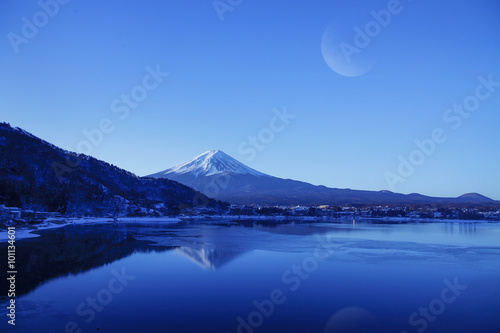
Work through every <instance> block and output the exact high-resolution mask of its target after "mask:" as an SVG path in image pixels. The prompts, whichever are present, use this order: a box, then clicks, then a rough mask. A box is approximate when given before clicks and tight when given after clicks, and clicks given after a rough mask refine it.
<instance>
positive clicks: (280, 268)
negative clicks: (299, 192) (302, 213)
mask: <svg viewBox="0 0 500 333" xmlns="http://www.w3.org/2000/svg"><path fill="white" fill-rule="evenodd" d="M36 233H37V234H39V235H40V237H36V238H29V239H23V240H19V241H17V243H16V247H17V248H16V251H17V252H16V262H17V265H18V267H17V270H18V274H17V280H16V294H17V297H16V321H15V323H16V325H15V327H13V326H12V325H9V324H8V323H7V320H8V317H7V316H6V314H7V309H6V307H7V305H8V303H7V302H8V299H7V298H5V297H3V298H1V299H0V302H1V308H2V311H1V314H2V320H1V322H0V331H1V332H53V333H61V332H64V333H66V332H72V333H73V332H75V333H76V332H172V333H175V332H182V333H187V332H220V333H225V332H227V333H234V332H237V333H253V332H318V333H333V332H365V333H366V332H374V333H376V332H384V333H387V332H394V333H401V332H407V333H411V332H418V333H422V332H429V333H431V332H440V333H443V332H474V333H480V332H488V333H490V332H500V319H499V318H500V225H499V224H495V223H471V222H464V223H403V222H401V223H394V222H393V223H388V222H382V221H376V220H366V221H349V222H345V221H344V222H342V223H304V222H300V221H295V222H287V223H278V224H277V223H276V222H265V221H259V222H255V221H254V222H252V221H236V222H232V221H229V220H213V221H211V220H201V221H191V222H188V221H183V222H178V223H154V222H149V223H143V222H127V223H118V224H111V223H103V224H95V225H68V226H65V227H62V228H57V229H49V230H40V231H37V232H36ZM1 246H2V251H4V253H6V252H7V249H6V243H5V242H4V243H1ZM5 258H6V257H5ZM3 261H4V262H3V263H2V269H3V271H4V272H5V271H7V268H6V264H7V263H6V259H4V260H3ZM2 289H3V290H7V289H8V285H7V284H6V282H5V281H3V282H2ZM2 295H5V293H4V292H2Z"/></svg>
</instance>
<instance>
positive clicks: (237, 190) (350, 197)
mask: <svg viewBox="0 0 500 333" xmlns="http://www.w3.org/2000/svg"><path fill="white" fill-rule="evenodd" d="M148 177H154V178H167V179H171V180H175V181H178V182H180V183H182V184H185V185H188V186H190V187H193V188H194V189H197V190H198V191H200V192H202V193H204V194H206V195H207V196H209V197H213V198H216V199H219V200H224V201H228V202H230V203H234V204H258V205H321V204H335V205H344V204H353V205H356V204H361V205H431V204H440V205H448V204H450V205H451V204H453V205H468V204H470V205H499V206H500V202H499V201H495V200H493V199H490V198H487V197H485V196H483V195H481V194H477V193H468V194H464V195H462V196H459V197H457V198H440V197H430V196H425V195H421V194H418V193H412V194H400V193H393V192H390V191H386V190H383V191H363V190H351V189H338V188H328V187H326V186H321V185H319V186H317V185H312V184H309V183H306V182H301V181H297V180H292V179H283V178H278V177H273V176H270V175H267V174H264V173H262V172H259V171H257V170H254V169H252V168H250V167H248V166H246V165H244V164H243V163H241V162H239V161H237V160H236V159H234V158H232V157H230V156H228V155H227V154H225V153H224V152H222V151H220V150H210V151H207V152H205V153H203V154H201V155H199V156H197V157H195V158H193V159H191V160H189V161H188V162H186V163H182V164H180V165H178V166H175V167H173V168H169V169H167V170H164V171H161V172H158V173H155V174H152V175H149V176H148Z"/></svg>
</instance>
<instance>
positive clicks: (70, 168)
mask: <svg viewBox="0 0 500 333" xmlns="http://www.w3.org/2000/svg"><path fill="white" fill-rule="evenodd" d="M0 204H4V205H7V206H13V207H21V208H23V209H33V210H37V211H53V212H60V213H61V214H65V215H92V216H104V215H109V214H114V215H127V214H134V213H137V212H142V213H146V214H149V213H151V214H152V213H155V214H158V213H160V214H175V213H177V212H179V210H180V209H182V208H187V207H213V208H216V207H218V206H224V205H225V204H224V203H222V202H219V201H216V200H213V199H209V198H207V197H206V196H205V195H203V194H201V193H199V192H197V191H195V190H193V189H192V188H190V187H188V186H185V185H182V184H180V183H177V182H175V181H171V180H168V179H153V178H140V177H137V176H136V175H134V174H132V173H130V172H128V171H125V170H123V169H120V168H118V167H116V166H114V165H111V164H108V163H106V162H103V161H100V160H97V159H95V158H93V157H90V156H87V155H83V154H76V153H71V152H68V151H65V150H63V149H60V148H58V147H56V146H54V145H52V144H50V143H48V142H46V141H43V140H41V139H39V138H37V137H35V136H33V135H32V134H30V133H27V132H26V131H24V130H22V129H19V128H13V127H11V126H10V125H9V124H5V123H0Z"/></svg>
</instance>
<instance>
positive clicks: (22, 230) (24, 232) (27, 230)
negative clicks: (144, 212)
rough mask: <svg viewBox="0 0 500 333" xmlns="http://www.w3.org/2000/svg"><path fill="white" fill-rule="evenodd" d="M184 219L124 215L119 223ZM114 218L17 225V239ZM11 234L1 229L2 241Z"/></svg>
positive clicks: (47, 221) (62, 220)
mask: <svg viewBox="0 0 500 333" xmlns="http://www.w3.org/2000/svg"><path fill="white" fill-rule="evenodd" d="M180 221H182V220H181V219H178V218H173V217H123V218H118V220H117V223H131V222H134V223H148V224H153V223H177V222H180ZM112 223H114V221H113V219H112V218H108V217H91V218H67V219H47V220H45V221H44V222H43V223H41V224H37V225H36V226H24V225H19V226H15V228H16V240H20V239H26V238H34V237H39V236H40V235H37V234H33V233H32V232H33V231H39V230H46V229H55V228H62V227H65V226H67V225H86V224H112ZM8 240H9V235H8V233H7V230H2V231H0V243H1V242H7V241H8Z"/></svg>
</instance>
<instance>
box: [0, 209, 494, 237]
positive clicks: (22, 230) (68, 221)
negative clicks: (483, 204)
mask: <svg viewBox="0 0 500 333" xmlns="http://www.w3.org/2000/svg"><path fill="white" fill-rule="evenodd" d="M61 220H63V221H64V222H61ZM218 220H219V221H220V220H227V221H234V222H238V221H240V222H241V221H276V222H286V221H303V222H312V223H314V222H316V223H342V222H343V223H346V222H351V221H370V220H374V221H385V222H394V223H397V222H400V223H500V221H494V220H458V219H429V218H419V219H415V218H410V217H364V216H343V217H336V218H333V217H319V216H284V215H278V216H265V215H262V216H261V215H258V216H253V215H213V216H209V215H201V216H200V215H198V216H178V217H120V218H117V220H116V221H114V220H113V219H112V218H109V217H86V218H57V219H52V218H50V219H47V220H45V221H44V222H42V223H41V224H37V225H17V226H15V227H16V229H17V230H16V239H18V240H21V239H27V238H35V237H40V235H37V234H33V232H34V231H39V230H47V229H55V228H62V227H65V226H68V225H87V224H114V223H148V224H154V223H161V224H165V223H178V222H182V221H197V222H200V221H207V222H211V221H218ZM8 240H9V238H8V233H7V230H2V231H0V243H3V242H7V241H8Z"/></svg>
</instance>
